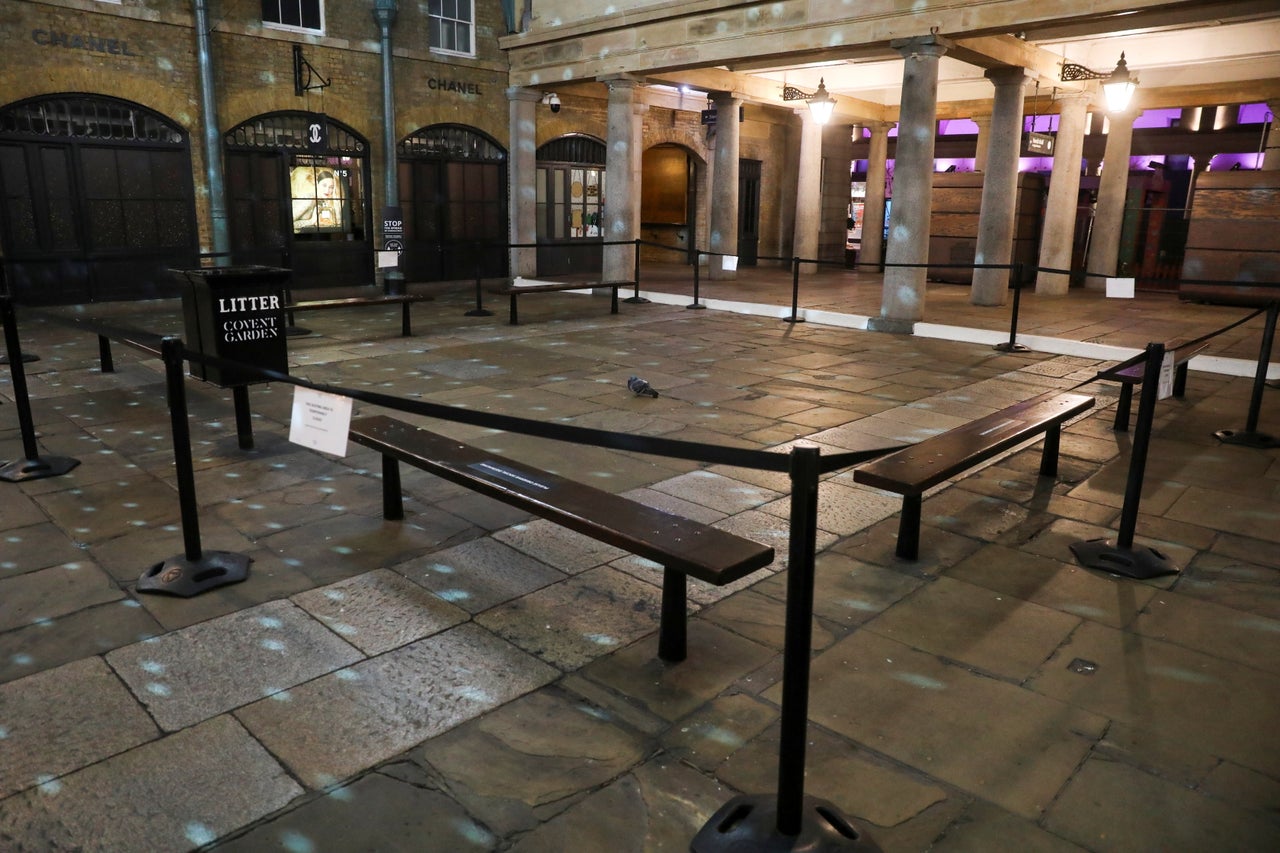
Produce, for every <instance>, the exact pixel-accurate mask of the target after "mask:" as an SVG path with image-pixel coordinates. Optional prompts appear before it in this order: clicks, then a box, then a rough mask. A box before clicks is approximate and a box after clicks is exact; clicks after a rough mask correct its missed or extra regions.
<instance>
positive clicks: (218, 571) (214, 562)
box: [138, 551, 253, 598]
mask: <svg viewBox="0 0 1280 853" xmlns="http://www.w3.org/2000/svg"><path fill="white" fill-rule="evenodd" d="M252 561H253V558H252V557H247V556H245V555H244V554H235V553H232V552H230V551H205V552H204V555H203V556H201V557H200V559H198V560H189V559H187V557H186V556H184V555H179V556H177V557H170V558H169V559H167V560H165V561H164V562H161V563H156V564H155V565H154V566H152V567H151V568H149V569H147V570H146V571H145V572H143V573H142V577H140V578H138V592H154V593H161V594H164V595H176V596H179V597H180V598H191V597H192V596H193V595H199V594H200V593H202V592H208V591H209V590H211V589H214V588H216V587H220V586H226V585H227V584H232V583H239V582H240V581H242V580H245V579H246V578H248V577H249V563H250V562H252Z"/></svg>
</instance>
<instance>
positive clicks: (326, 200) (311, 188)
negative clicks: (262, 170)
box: [289, 163, 350, 234]
mask: <svg viewBox="0 0 1280 853" xmlns="http://www.w3.org/2000/svg"><path fill="white" fill-rule="evenodd" d="M289 186H290V195H291V196H292V197H293V233H295V234H316V233H341V232H344V231H346V230H347V225H348V222H349V220H350V213H349V211H348V205H347V198H348V196H349V195H350V192H349V188H348V187H347V176H346V174H345V170H343V169H335V168H332V167H330V166H328V165H327V164H324V163H320V164H311V163H308V164H302V165H295V166H291V167H290V169H289Z"/></svg>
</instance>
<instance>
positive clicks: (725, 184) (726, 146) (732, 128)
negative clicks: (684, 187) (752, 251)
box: [707, 92, 742, 281]
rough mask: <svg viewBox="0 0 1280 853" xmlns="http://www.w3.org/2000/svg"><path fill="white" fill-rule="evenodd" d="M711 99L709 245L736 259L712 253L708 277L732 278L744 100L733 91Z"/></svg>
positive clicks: (736, 238) (713, 250) (735, 247)
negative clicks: (713, 121) (712, 144)
mask: <svg viewBox="0 0 1280 853" xmlns="http://www.w3.org/2000/svg"><path fill="white" fill-rule="evenodd" d="M711 100H712V101H713V102H715V105H716V152H715V170H714V171H713V172H712V173H711V232H710V235H709V237H708V240H707V248H708V249H710V250H711V251H712V252H723V253H724V254H726V255H730V256H732V259H731V261H730V258H725V257H722V256H721V255H712V256H711V257H710V258H709V259H708V261H707V276H708V278H712V279H719V280H722V281H729V280H732V279H736V278H737V277H738V272H737V269H738V264H737V261H738V130H739V127H738V107H740V106H742V99H741V98H739V97H736V96H735V95H734V93H733V92H716V93H714V94H712V96H711ZM726 261H730V263H728V264H726V263H725V262H726ZM726 267H728V268H726Z"/></svg>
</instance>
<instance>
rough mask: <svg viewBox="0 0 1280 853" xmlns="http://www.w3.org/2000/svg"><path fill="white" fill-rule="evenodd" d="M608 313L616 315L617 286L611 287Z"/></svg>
mask: <svg viewBox="0 0 1280 853" xmlns="http://www.w3.org/2000/svg"><path fill="white" fill-rule="evenodd" d="M609 313H610V314H617V313H618V285H616V284H615V285H614V286H613V301H612V302H611V303H610V305H609Z"/></svg>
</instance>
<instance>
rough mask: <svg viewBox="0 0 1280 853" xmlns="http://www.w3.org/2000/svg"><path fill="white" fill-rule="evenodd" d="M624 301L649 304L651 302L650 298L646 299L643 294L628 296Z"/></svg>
mask: <svg viewBox="0 0 1280 853" xmlns="http://www.w3.org/2000/svg"><path fill="white" fill-rule="evenodd" d="M622 301H623V302H625V303H627V304H628V305H648V304H649V300H648V299H645V298H644V297H643V296H628V297H627V298H626V299H624V300H622Z"/></svg>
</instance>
